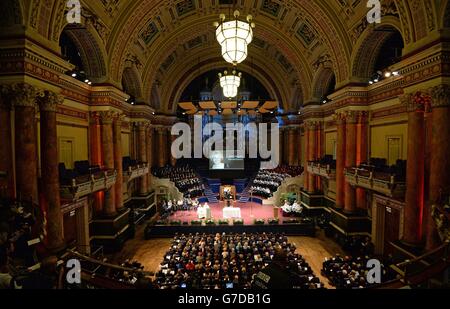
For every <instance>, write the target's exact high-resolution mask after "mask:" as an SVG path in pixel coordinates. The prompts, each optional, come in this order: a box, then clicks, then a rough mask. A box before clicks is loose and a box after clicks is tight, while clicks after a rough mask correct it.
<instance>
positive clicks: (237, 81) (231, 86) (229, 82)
mask: <svg viewBox="0 0 450 309" xmlns="http://www.w3.org/2000/svg"><path fill="white" fill-rule="evenodd" d="M241 76H242V73H236V71H234V70H233V72H232V74H228V71H225V72H224V74H222V73H219V78H220V86H221V87H222V89H223V95H224V96H225V97H226V98H229V99H232V98H235V97H236V96H237V94H238V88H239V86H240V85H241Z"/></svg>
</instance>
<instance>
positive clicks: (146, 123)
mask: <svg viewBox="0 0 450 309" xmlns="http://www.w3.org/2000/svg"><path fill="white" fill-rule="evenodd" d="M133 124H134V126H136V127H137V128H138V129H139V130H147V129H148V128H149V127H150V126H151V123H150V121H149V120H142V121H134V122H133Z"/></svg>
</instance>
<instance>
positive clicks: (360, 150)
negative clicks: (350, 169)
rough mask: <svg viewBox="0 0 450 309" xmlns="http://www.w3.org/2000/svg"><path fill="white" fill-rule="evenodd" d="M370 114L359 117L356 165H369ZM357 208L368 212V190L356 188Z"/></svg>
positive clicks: (360, 114) (361, 113)
mask: <svg viewBox="0 0 450 309" xmlns="http://www.w3.org/2000/svg"><path fill="white" fill-rule="evenodd" d="M367 117H368V114H367V112H360V113H359V115H358V125H357V138H356V165H360V164H361V163H364V162H366V163H367V159H368V158H367V149H368V132H367V130H368V127H367V123H368V119H367ZM356 208H357V209H360V210H367V198H366V190H364V189H362V188H356Z"/></svg>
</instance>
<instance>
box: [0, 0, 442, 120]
mask: <svg viewBox="0 0 450 309" xmlns="http://www.w3.org/2000/svg"><path fill="white" fill-rule="evenodd" d="M2 2H3V4H2V6H5V7H7V8H8V10H6V9H5V10H1V11H2V12H3V13H5V15H7V16H5V19H1V20H2V23H3V26H8V27H10V28H11V29H12V28H14V27H13V26H12V25H17V24H24V25H26V29H27V31H28V32H29V33H30V35H32V36H39V37H40V38H39V40H42V41H45V40H47V41H50V42H49V43H48V44H47V45H48V46H49V47H50V48H52V49H55V50H56V51H58V40H59V36H60V35H61V33H62V31H63V29H65V27H66V20H65V18H64V7H65V3H66V1H64V0H43V1H42V0H28V1H27V0H19V1H17V0H2ZM81 2H82V8H83V14H82V15H83V22H82V24H83V25H82V26H81V27H78V28H77V29H70V31H71V34H72V36H77V41H78V42H79V44H80V48H84V49H86V51H85V58H86V63H87V65H88V66H94V68H91V69H92V70H91V71H95V70H96V69H95V67H97V68H99V69H100V70H101V71H99V72H95V74H96V75H100V76H96V77H97V78H96V80H98V81H101V82H109V83H112V84H115V85H117V86H118V87H122V84H124V87H125V88H128V89H131V90H130V91H133V92H135V94H136V97H138V98H139V99H140V100H142V101H143V102H147V103H149V104H151V105H154V106H159V107H160V109H161V110H163V111H166V112H170V111H173V110H174V109H175V106H176V103H177V100H178V99H179V97H180V96H181V93H182V91H183V90H184V88H185V87H186V86H187V85H188V84H189V83H190V82H191V81H192V80H194V79H195V77H196V76H198V75H199V74H203V73H204V72H207V71H209V70H211V69H214V68H217V67H223V66H224V65H225V64H226V63H225V62H224V61H223V60H222V58H221V55H220V46H219V45H218V43H217V42H216V41H215V37H214V27H213V23H214V22H215V21H218V19H219V14H221V13H225V14H227V15H229V14H230V13H232V12H231V10H232V9H231V7H232V5H231V6H230V5H227V4H226V3H230V2H231V3H233V1H223V0H142V1H135V0H101V1H81ZM235 2H236V4H235V5H236V8H237V9H239V10H240V11H241V15H247V14H251V15H252V16H253V18H254V21H255V23H256V28H255V40H254V41H253V43H252V44H251V46H250V50H249V58H248V59H247V60H246V61H245V62H244V63H243V64H242V65H240V66H239V69H240V70H241V71H243V72H244V73H248V74H252V75H253V76H254V77H256V78H257V79H258V80H260V82H261V83H262V84H263V85H264V87H265V88H266V89H267V90H268V91H269V92H270V94H271V95H272V96H273V97H274V98H275V99H277V100H278V101H279V102H281V104H282V105H283V107H284V108H285V109H286V110H289V109H296V108H298V107H299V106H300V105H301V104H303V103H304V102H307V101H314V100H317V99H320V97H318V96H320V93H321V91H322V90H321V89H322V88H326V87H322V86H321V85H318V83H324V81H327V80H330V74H334V75H335V78H336V82H337V85H338V86H341V85H344V84H346V83H348V82H352V81H353V82H354V81H358V80H359V79H362V78H365V76H358V75H363V73H361V74H359V72H360V70H358V69H355V67H357V64H358V63H360V59H361V54H363V56H364V53H370V52H371V50H370V48H371V47H370V44H367V43H368V42H369V41H372V45H375V46H376V42H375V43H373V41H374V40H375V41H376V40H382V39H383V38H377V37H376V36H371V35H373V32H374V30H373V28H374V27H372V26H371V25H369V24H368V23H367V19H366V14H367V12H368V8H367V1H365V0H245V1H244V0H236V1H235ZM381 2H382V5H383V7H382V13H383V24H385V25H389V26H390V27H393V28H395V29H397V30H398V31H399V32H400V33H401V34H402V35H403V38H404V41H405V45H406V46H407V48H406V49H408V46H413V45H414V44H415V43H416V42H419V41H421V40H425V39H426V38H427V37H428V36H429V34H430V33H433V32H437V31H438V30H439V29H441V28H442V27H444V24H446V23H449V21H448V20H449V17H448V15H449V14H448V12H449V9H448V6H449V5H448V0H383V1H381ZM17 3H19V4H20V5H19V6H18V5H17ZM7 12H10V13H7ZM6 18H7V19H8V20H6ZM0 26H2V24H0ZM22 28H23V27H22ZM67 29H68V28H66V30H67ZM17 31H20V30H19V28H17ZM366 45H367V46H369V47H366V48H365V46H366ZM89 51H95V53H94V54H93V55H95V61H93V60H92V59H89V60H88V59H87V58H88V57H91V56H92V54H91V53H90V52H89ZM58 52H59V51H58ZM366 58H370V55H369V56H367V57H366ZM92 62H97V63H96V64H92ZM368 63H370V61H369V62H368ZM360 66H361V65H360ZM92 74H94V73H92ZM322 75H323V76H322ZM154 101H159V102H154Z"/></svg>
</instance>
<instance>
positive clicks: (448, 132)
mask: <svg viewBox="0 0 450 309" xmlns="http://www.w3.org/2000/svg"><path fill="white" fill-rule="evenodd" d="M431 95H432V100H433V102H432V133H431V149H432V150H431V160H430V178H429V188H430V189H429V205H430V206H432V205H433V204H437V203H442V202H443V200H442V199H443V198H444V197H445V196H446V195H447V196H448V195H449V194H450V177H449V174H448V173H449V171H450V160H449V153H450V86H449V85H440V86H437V87H434V88H432V90H431ZM427 217H430V211H427ZM427 223H428V224H427V225H428V226H427V235H426V248H427V249H429V250H430V249H434V248H436V247H437V246H438V244H439V241H438V235H437V232H436V225H435V222H433V220H432V219H431V218H430V220H428V221H427Z"/></svg>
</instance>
